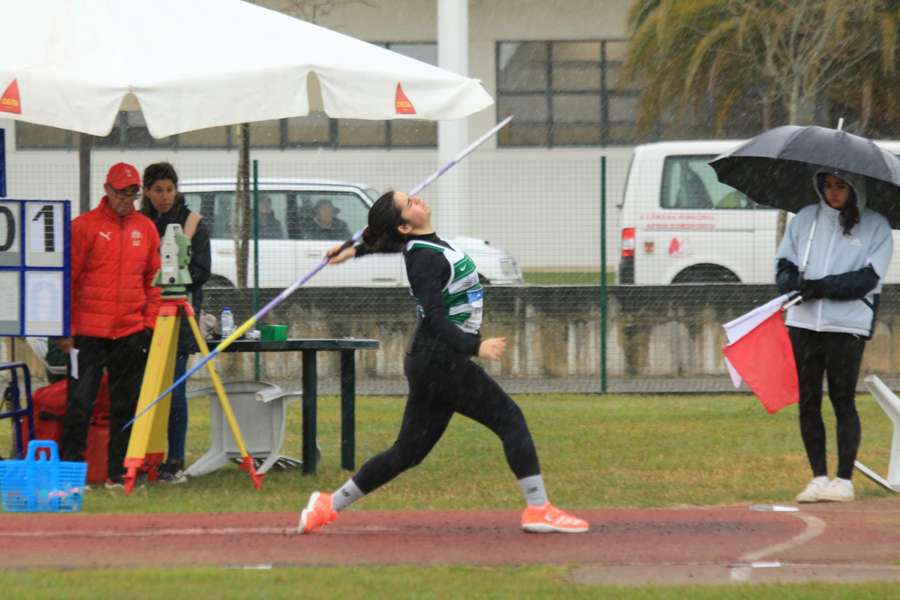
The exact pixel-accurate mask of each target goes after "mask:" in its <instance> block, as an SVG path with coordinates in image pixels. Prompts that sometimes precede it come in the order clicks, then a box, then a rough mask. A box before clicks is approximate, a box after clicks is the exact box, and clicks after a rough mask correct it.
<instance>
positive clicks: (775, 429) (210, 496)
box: [0, 395, 894, 598]
mask: <svg viewBox="0 0 900 600" xmlns="http://www.w3.org/2000/svg"><path fill="white" fill-rule="evenodd" d="M320 400H321V402H320V409H319V442H320V445H321V447H322V454H323V456H322V462H321V464H320V466H319V472H318V474H317V475H316V476H315V477H302V476H301V475H300V474H299V472H297V471H273V472H272V473H271V474H270V476H269V477H267V479H266V481H265V484H264V486H263V489H262V490H261V491H258V492H257V491H254V489H253V488H252V486H251V484H250V481H249V478H248V477H247V476H246V475H245V474H244V473H243V472H242V471H239V470H238V469H237V467H236V466H233V467H231V466H230V467H227V468H225V469H223V470H221V471H219V472H217V473H214V474H211V475H208V476H206V477H201V478H197V479H193V480H191V481H190V482H189V483H187V484H185V485H178V486H163V485H149V486H146V487H144V488H141V489H138V490H136V491H135V493H134V494H132V496H131V497H127V498H126V497H124V496H123V495H122V494H121V492H109V491H106V490H102V489H97V490H92V491H91V492H89V495H88V497H87V498H86V501H85V512H88V513H151V512H230V511H285V510H295V509H297V508H298V507H299V506H300V505H301V504H302V503H304V502H305V500H306V498H307V497H308V494H309V493H310V492H311V491H313V490H315V489H331V488H334V487H336V486H338V485H340V484H341V483H343V482H344V481H345V480H346V478H347V477H348V475H349V473H347V472H345V471H342V470H341V469H340V467H339V465H340V462H339V461H340V455H339V425H340V415H339V403H338V399H337V398H336V397H323V398H321V399H320ZM516 400H517V401H518V402H519V403H520V405H521V406H522V408H523V410H524V412H525V415H526V417H527V419H528V422H529V425H530V427H531V429H532V431H533V434H534V437H535V440H536V443H537V446H538V451H539V453H540V456H541V463H542V469H543V472H544V477H545V480H546V482H547V486H548V491H549V492H550V494H551V498H552V499H553V500H554V502H555V503H557V504H558V505H560V506H565V507H571V508H578V507H603V506H610V507H629V506H636V507H650V506H659V507H665V506H680V505H716V504H735V503H752V502H765V501H780V502H786V501H791V500H792V498H793V496H794V495H795V494H796V493H797V492H798V491H799V490H800V489H801V488H802V486H803V485H804V484H805V483H806V481H807V480H808V478H809V472H808V466H807V465H806V458H805V454H804V452H803V448H802V445H801V442H800V437H799V433H798V430H797V411H796V407H791V408H789V409H786V410H784V411H782V412H781V413H779V414H777V415H774V416H772V415H768V414H767V413H766V412H765V411H764V410H763V409H762V407H761V406H760V405H759V403H758V401H757V400H756V399H755V398H753V397H751V396H746V395H732V396H653V397H641V396H607V397H601V396H592V395H559V396H553V395H541V396H537V395H535V396H528V395H526V396H519V397H517V398H516ZM858 404H859V411H860V416H861V419H862V422H863V444H862V448H861V452H860V460H862V461H863V462H865V463H866V464H868V465H869V466H871V467H873V468H874V469H875V470H876V471H879V472H882V473H883V472H886V469H887V458H888V457H887V448H888V447H889V446H890V435H891V431H890V423H889V421H888V419H887V418H886V417H885V416H884V414H883V413H882V412H881V410H880V408H879V407H878V406H877V404H876V403H875V402H874V401H873V400H872V399H871V398H870V397H868V396H860V397H859V399H858ZM402 408H403V399H402V398H397V397H383V398H382V397H360V398H359V399H358V405H357V423H358V425H357V432H358V435H357V460H358V462H361V461H362V460H364V459H365V458H366V457H368V456H370V455H372V454H373V453H375V452H377V451H379V450H381V449H383V448H384V447H386V446H387V445H389V444H390V443H391V442H392V441H393V438H394V436H395V434H396V431H397V428H398V425H399V422H400V417H401V414H402ZM825 413H826V419H827V427H828V432H829V442H830V444H829V448H832V449H833V441H832V440H833V439H834V437H833V435H834V424H833V417H832V413H831V410H830V407H828V406H827V402H826V410H825ZM5 427H6V425H5V424H0V436H2V437H0V440H2V443H3V444H8V441H7V440H8V439H9V435H8V433H7V431H6V430H5V429H4V428H5ZM299 430H300V422H299V406H298V405H297V404H292V405H291V406H290V414H289V422H288V432H289V433H288V438H287V443H286V445H285V448H284V453H285V454H288V455H292V456H298V455H299V454H300V439H299V433H298V432H299ZM208 441H209V429H208V402H207V401H206V400H205V399H202V398H198V399H195V400H193V401H192V404H191V426H190V430H189V438H188V448H189V458H188V462H190V461H191V460H194V459H196V458H197V457H199V456H200V455H201V454H202V453H203V452H204V451H205V449H206V447H207V445H208ZM6 451H7V449H6V448H3V447H0V452H2V453H3V454H6ZM829 465H830V467H831V468H832V469H833V468H834V467H833V465H834V457H833V455H830V457H829ZM856 481H857V493H858V495H859V497H860V498H874V497H881V496H886V495H887V492H885V491H882V490H881V489H880V488H878V487H876V486H875V485H874V484H872V483H870V482H869V481H867V480H865V479H863V478H856ZM521 504H522V500H521V497H520V492H519V489H518V486H517V485H516V483H515V481H514V479H513V478H512V476H511V475H510V474H509V472H508V470H507V467H506V464H505V460H504V458H503V454H502V451H501V448H500V444H499V442H498V441H497V439H496V438H495V437H494V436H493V435H492V434H491V433H490V432H488V431H487V430H485V429H483V428H481V427H480V426H478V425H476V424H474V423H472V422H470V421H468V420H467V419H465V418H463V417H455V418H454V421H453V422H452V423H451V425H450V428H449V429H448V431H447V433H446V434H445V436H444V438H443V439H442V440H441V442H440V443H439V444H438V445H437V447H436V448H435V450H434V451H433V452H432V454H431V455H430V456H429V457H428V458H427V459H426V461H425V462H424V463H423V464H422V465H421V466H420V467H418V468H417V469H414V470H412V471H410V472H408V473H406V474H404V475H403V476H401V477H400V478H398V479H397V480H396V481H394V482H392V483H391V484H390V485H388V486H386V487H384V488H382V489H381V490H378V491H377V492H376V493H375V494H373V495H372V496H371V497H369V498H365V499H364V500H363V501H361V502H360V503H359V504H358V505H357V507H355V509H356V510H366V509H376V508H377V509H404V508H406V509H424V508H515V507H519V506H521ZM0 518H3V517H2V515H0ZM567 572H568V569H567V568H565V567H549V566H548V567H534V568H522V569H517V568H476V567H471V568H463V567H452V568H451V567H439V566H436V567H432V568H427V569H422V568H405V567H390V568H384V567H378V568H360V567H353V568H346V569H341V568H323V569H319V568H317V569H302V568H297V569H276V570H274V571H269V572H265V573H256V572H240V571H228V570H221V569H184V570H166V571H165V572H160V571H146V572H144V571H141V572H129V573H128V575H127V577H128V579H129V581H130V584H129V585H131V586H137V587H134V588H133V589H147V590H152V591H153V594H152V595H153V596H154V597H155V596H157V595H159V596H160V597H161V596H167V597H175V596H179V595H181V594H178V593H175V596H171V594H170V593H169V592H170V591H172V590H191V596H194V597H197V598H205V597H217V598H231V597H273V598H274V597H293V593H292V590H293V591H294V592H296V590H297V589H298V588H300V589H303V590H305V592H304V594H303V595H304V596H305V597H333V596H338V595H354V590H356V591H357V592H358V591H359V589H358V586H359V585H361V583H360V582H365V585H366V586H368V587H367V588H366V589H367V590H370V591H371V593H369V592H367V593H366V594H365V595H367V596H369V597H416V598H449V597H454V598H455V597H468V598H492V597H510V596H516V597H547V598H555V597H562V596H565V597H575V598H580V597H597V596H598V594H600V593H601V590H600V588H595V587H590V588H588V587H581V586H578V585H576V584H574V583H571V582H569V581H568V580H566V577H565V576H566V574H567ZM350 574H352V578H351V577H349V575H350ZM123 576H124V575H123V574H121V573H116V572H110V573H106V572H77V573H43V572H3V573H2V575H0V579H2V580H3V582H4V586H5V588H6V590H13V591H16V592H17V593H16V594H14V595H11V596H10V597H16V598H28V597H47V598H51V597H53V598H56V597H87V596H88V595H90V596H91V597H92V598H96V597H105V596H107V595H112V592H113V590H115V589H119V587H118V586H120V585H121V578H122V577H123ZM410 582H414V583H413V588H411V587H410ZM411 589H415V590H416V591H415V592H412V591H411ZM888 589H889V588H887V586H878V585H868V586H861V587H858V586H852V585H845V586H818V585H817V586H787V585H785V586H772V587H756V586H754V587H748V588H720V589H716V588H671V589H668V588H666V589H663V588H637V589H635V588H632V589H615V588H603V590H602V595H603V596H604V597H610V598H649V597H654V598H656V597H664V598H668V597H672V598H674V597H692V598H745V597H753V598H764V597H772V598H774V597H778V598H814V597H815V598H854V597H887V596H888V595H889V594H888V593H887V590H888ZM890 589H892V590H893V589H894V588H893V587H892V588H890ZM103 590H107V591H108V592H109V594H107V593H104V592H103ZM316 590H320V591H318V592H317V591H316ZM322 590H324V591H322ZM451 590H452V591H451ZM306 592H309V595H307V594H306ZM173 593H174V592H173ZM70 594H71V595H70ZM317 594H318V595H317ZM4 595H5V594H4ZM356 595H359V594H358V593H357V594H356Z"/></svg>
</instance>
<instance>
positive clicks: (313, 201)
mask: <svg viewBox="0 0 900 600" xmlns="http://www.w3.org/2000/svg"><path fill="white" fill-rule="evenodd" d="M178 190H179V191H180V192H181V193H183V194H184V196H185V200H186V202H187V205H188V208H190V209H191V210H194V211H199V212H200V213H201V214H202V215H203V219H204V222H205V223H206V226H207V227H208V228H209V232H210V246H211V251H212V277H211V278H210V281H209V283H207V286H208V287H231V286H233V285H234V283H235V281H236V280H237V277H236V272H237V269H236V261H235V245H234V238H233V234H232V226H233V209H234V190H235V182H234V180H233V179H208V180H189V181H182V182H179V185H178ZM259 195H260V206H261V207H263V206H265V207H266V211H267V212H268V211H269V209H271V214H270V216H269V217H268V220H267V222H266V224H265V225H264V226H261V228H260V230H259V257H260V267H259V285H260V287H280V288H284V287H287V286H289V285H290V284H292V283H293V282H294V281H295V280H296V279H297V278H299V277H301V276H302V275H303V274H304V273H307V272H308V271H310V270H312V269H313V268H314V267H315V266H316V265H317V264H319V262H320V261H321V260H322V257H323V256H324V254H325V251H326V250H327V249H328V248H330V247H332V246H333V245H335V244H337V243H339V242H343V241H346V239H347V238H349V235H350V234H353V233H355V232H356V231H358V230H359V229H361V228H363V227H364V226H365V224H366V222H367V218H368V211H369V207H370V206H371V205H372V203H373V202H374V201H375V200H376V199H377V198H378V193H377V192H376V191H375V190H373V189H371V188H370V187H368V186H365V185H361V184H354V183H346V182H340V181H327V180H317V179H261V180H260V182H259ZM324 203H328V204H330V205H331V207H332V209H331V211H332V213H333V217H334V219H336V220H337V219H339V220H340V221H341V222H343V224H345V225H346V227H342V228H341V229H343V231H345V232H346V231H349V234H345V235H346V236H347V237H343V238H341V237H337V236H335V237H333V238H329V237H328V236H322V235H321V234H320V233H319V231H320V230H318V229H316V228H315V223H314V222H313V220H314V219H315V218H316V217H317V214H316V213H317V208H316V207H317V206H319V205H321V204H324ZM261 221H262V219H261ZM338 230H339V229H338V228H336V229H335V231H338ZM451 241H452V242H454V243H455V244H457V245H458V246H459V247H460V248H461V249H462V250H464V251H465V252H466V253H467V254H469V256H471V257H472V260H474V261H475V264H476V265H477V266H478V272H479V274H480V275H481V277H482V279H483V281H484V283H488V284H492V285H512V284H521V283H522V282H523V280H522V274H521V272H520V271H519V268H518V266H517V265H516V261H515V260H513V258H512V257H511V256H510V255H509V254H507V253H506V252H504V251H503V250H500V249H497V248H494V247H493V246H490V245H488V243H487V242H485V241H483V240H479V239H475V238H470V237H458V238H454V239H453V240H451ZM252 248H253V246H252V244H251V250H250V258H249V260H248V268H249V281H250V282H251V284H252V282H253V262H254V261H253V250H252ZM306 285H308V286H318V287H328V286H331V287H338V286H347V287H374V286H383V287H384V286H405V285H408V284H407V280H406V270H405V267H404V264H403V259H402V257H401V256H400V255H399V254H377V255H374V256H371V257H367V258H365V259H360V260H353V261H349V262H347V263H344V264H342V265H340V267H336V268H326V269H322V270H321V271H320V272H319V273H318V274H316V276H315V277H313V278H312V279H310V280H309V283H308V284H306Z"/></svg>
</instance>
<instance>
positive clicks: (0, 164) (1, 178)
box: [0, 129, 6, 197]
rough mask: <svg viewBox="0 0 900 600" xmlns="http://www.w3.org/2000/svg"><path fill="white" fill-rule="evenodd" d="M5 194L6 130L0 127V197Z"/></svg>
mask: <svg viewBox="0 0 900 600" xmlns="http://www.w3.org/2000/svg"><path fill="white" fill-rule="evenodd" d="M5 195H6V132H5V131H4V130H3V129H0V197H3V196H5Z"/></svg>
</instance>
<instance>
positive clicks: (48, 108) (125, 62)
mask: <svg viewBox="0 0 900 600" xmlns="http://www.w3.org/2000/svg"><path fill="white" fill-rule="evenodd" d="M2 12H3V16H4V19H3V20H4V22H5V23H6V24H7V27H4V32H3V35H2V36H0V118H11V119H16V120H22V121H28V122H30V123H36V124H40V125H49V126H53V127H58V128H61V129H69V130H73V131H79V132H83V133H88V134H91V135H96V136H105V135H108V134H109V132H110V131H111V130H112V127H113V125H114V123H115V119H116V115H117V113H118V111H119V110H121V109H122V108H123V102H124V107H126V108H127V107H128V106H129V104H133V103H134V102H135V101H136V103H137V104H138V105H139V106H140V109H141V110H142V112H143V115H144V118H145V120H146V123H147V128H148V129H149V131H150V134H151V135H153V136H154V137H165V136H168V135H173V134H176V133H181V132H184V131H191V130H195V129H204V128H207V127H216V126H220V125H229V124H234V123H243V122H253V121H262V120H268V119H279V118H286V117H294V116H303V115H307V114H309V112H310V108H313V109H321V110H324V111H325V113H327V114H328V115H329V116H331V117H334V118H355V119H410V118H411V119H430V120H438V119H453V118H461V117H465V116H467V115H470V114H472V113H475V112H478V111H480V110H482V109H484V108H486V107H488V106H490V105H491V104H492V103H493V100H492V99H491V97H490V95H489V94H488V93H487V92H486V91H485V90H484V88H483V87H482V85H481V83H480V82H479V81H477V80H475V79H470V78H468V77H463V76H461V75H458V74H456V73H452V72H450V71H446V70H444V69H440V68H437V67H435V66H432V65H429V64H426V63H423V62H421V61H418V60H415V59H412V58H409V57H406V56H403V55H401V54H397V53H396V52H391V51H389V50H386V49H384V48H381V47H378V46H374V45H372V44H368V43H366V42H363V41H361V40H358V39H356V38H353V37H350V36H347V35H343V34H340V33H336V32H334V31H331V30H329V29H325V28H323V27H319V26H316V25H313V24H310V23H307V22H305V21H301V20H299V19H295V18H293V17H290V16H288V15H284V14H282V13H278V12H276V11H272V10H269V9H266V8H262V7H259V6H255V5H252V4H248V3H246V2H242V1H241V0H189V1H185V0H30V1H29V2H16V3H14V4H13V5H10V6H7V7H5V8H4V9H3V11H2Z"/></svg>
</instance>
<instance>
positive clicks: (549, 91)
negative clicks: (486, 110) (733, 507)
mask: <svg viewBox="0 0 900 600" xmlns="http://www.w3.org/2000/svg"><path fill="white" fill-rule="evenodd" d="M626 49H627V41H626V40H576V41H539V42H498V43H497V47H496V58H497V71H496V72H497V118H498V120H500V119H503V118H505V117H507V116H508V115H515V120H514V121H513V122H512V123H510V125H509V126H507V127H505V128H504V129H503V130H502V131H501V132H500V137H499V142H500V145H501V146H546V147H552V146H597V145H599V146H607V145H615V144H630V143H634V141H635V139H636V137H637V129H636V124H635V111H634V109H635V106H636V103H637V98H638V92H637V90H620V89H618V87H617V82H618V76H619V70H620V69H621V66H622V61H623V60H624V57H625V51H626Z"/></svg>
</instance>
